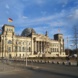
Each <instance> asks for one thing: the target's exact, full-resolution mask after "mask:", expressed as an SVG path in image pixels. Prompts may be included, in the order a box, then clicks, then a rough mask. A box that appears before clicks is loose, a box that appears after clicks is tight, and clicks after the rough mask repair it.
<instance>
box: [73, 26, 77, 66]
mask: <svg viewBox="0 0 78 78" xmlns="http://www.w3.org/2000/svg"><path fill="white" fill-rule="evenodd" d="M73 31H74V37H73V43H74V45H75V46H76V53H77V66H78V26H74V27H73Z"/></svg>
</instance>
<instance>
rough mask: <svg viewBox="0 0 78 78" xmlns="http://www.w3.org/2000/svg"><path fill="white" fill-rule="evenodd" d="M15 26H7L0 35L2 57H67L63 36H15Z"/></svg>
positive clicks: (32, 34) (35, 34)
mask: <svg viewBox="0 0 78 78" xmlns="http://www.w3.org/2000/svg"><path fill="white" fill-rule="evenodd" d="M14 29H15V28H14V26H12V25H7V24H5V25H4V26H3V27H2V34H1V35H0V57H4V58H8V57H9V58H16V57H17V58H25V57H26V56H27V57H65V56H66V55H65V52H64V39H63V34H55V35H54V39H50V38H49V37H48V35H47V33H46V34H45V35H43V34H37V33H34V32H32V33H31V36H19V35H15V31H14Z"/></svg>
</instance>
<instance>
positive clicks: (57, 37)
mask: <svg viewBox="0 0 78 78" xmlns="http://www.w3.org/2000/svg"><path fill="white" fill-rule="evenodd" d="M54 40H57V41H59V44H60V53H61V52H64V39H63V34H55V35H54Z"/></svg>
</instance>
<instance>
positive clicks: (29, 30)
mask: <svg viewBox="0 0 78 78" xmlns="http://www.w3.org/2000/svg"><path fill="white" fill-rule="evenodd" d="M32 33H36V32H35V30H34V29H33V28H26V29H24V30H23V31H22V33H21V36H31V34H32Z"/></svg>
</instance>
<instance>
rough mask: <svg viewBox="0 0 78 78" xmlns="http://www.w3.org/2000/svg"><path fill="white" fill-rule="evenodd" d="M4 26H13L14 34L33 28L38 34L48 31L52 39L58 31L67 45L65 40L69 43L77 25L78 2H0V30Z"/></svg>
mask: <svg viewBox="0 0 78 78" xmlns="http://www.w3.org/2000/svg"><path fill="white" fill-rule="evenodd" d="M8 18H12V19H13V22H11V23H10V22H8ZM4 24H9V25H13V26H15V33H16V34H21V32H22V31H23V30H24V29H25V28H33V29H34V30H35V31H36V32H37V33H39V34H45V32H46V31H48V36H49V37H50V38H52V39H53V35H54V34H56V33H58V30H60V33H62V34H63V35H64V39H65V45H67V42H66V38H67V37H69V43H70V38H71V37H72V36H73V26H77V25H78V0H0V28H1V27H2V26H3V25H4ZM69 46H70V44H69Z"/></svg>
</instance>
